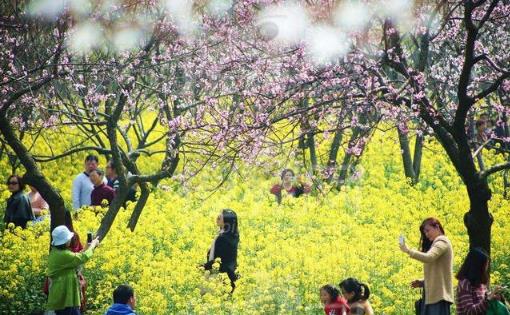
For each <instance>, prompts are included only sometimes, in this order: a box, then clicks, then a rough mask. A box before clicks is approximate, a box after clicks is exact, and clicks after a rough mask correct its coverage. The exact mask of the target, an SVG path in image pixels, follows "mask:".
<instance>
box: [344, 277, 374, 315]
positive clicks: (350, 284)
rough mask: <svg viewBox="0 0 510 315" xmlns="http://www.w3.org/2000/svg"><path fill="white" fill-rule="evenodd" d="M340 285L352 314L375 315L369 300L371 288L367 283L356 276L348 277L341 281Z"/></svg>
mask: <svg viewBox="0 0 510 315" xmlns="http://www.w3.org/2000/svg"><path fill="white" fill-rule="evenodd" d="M339 286H340V289H341V290H342V295H343V296H344V297H345V298H346V299H347V303H348V304H349V307H350V308H351V313H350V314H351V315H374V310H373V309H372V306H371V305H370V302H368V298H369V297H370V289H369V288H368V286H367V285H366V284H364V283H361V282H359V281H358V280H356V279H354V278H348V279H345V280H343V281H342V282H340V285H339Z"/></svg>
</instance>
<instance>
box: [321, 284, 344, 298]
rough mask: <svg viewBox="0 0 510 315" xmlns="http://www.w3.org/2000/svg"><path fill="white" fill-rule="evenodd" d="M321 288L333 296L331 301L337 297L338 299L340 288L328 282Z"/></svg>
mask: <svg viewBox="0 0 510 315" xmlns="http://www.w3.org/2000/svg"><path fill="white" fill-rule="evenodd" d="M321 290H324V291H326V292H328V294H329V295H330V296H331V301H336V299H338V296H339V295H340V290H338V289H337V288H335V287H334V286H332V285H331V284H326V285H325V286H323V287H322V288H321Z"/></svg>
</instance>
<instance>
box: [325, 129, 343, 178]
mask: <svg viewBox="0 0 510 315" xmlns="http://www.w3.org/2000/svg"><path fill="white" fill-rule="evenodd" d="M343 135H344V133H343V130H341V129H340V128H338V129H337V130H336V131H335V136H334V137H333V142H332V143H331V147H330V149H329V155H328V164H327V169H328V177H327V178H326V181H327V182H328V183H331V180H333V176H334V174H335V173H334V172H333V169H334V168H335V166H336V159H337V158H338V150H339V149H340V144H341V143H342V139H343Z"/></svg>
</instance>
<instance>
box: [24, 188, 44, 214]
mask: <svg viewBox="0 0 510 315" xmlns="http://www.w3.org/2000/svg"><path fill="white" fill-rule="evenodd" d="M29 187H30V192H29V193H28V199H29V200H30V205H31V206H32V211H33V212H34V215H35V216H36V217H40V216H41V215H42V211H43V210H48V208H49V206H48V203H47V202H46V201H45V200H44V199H43V197H42V196H41V194H40V193H39V192H38V191H37V189H35V187H33V186H29Z"/></svg>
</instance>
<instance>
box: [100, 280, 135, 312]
mask: <svg viewBox="0 0 510 315" xmlns="http://www.w3.org/2000/svg"><path fill="white" fill-rule="evenodd" d="M135 306H136V297H135V291H134V290H133V288H132V287H130V286H129V285H127V284H122V285H119V286H118V287H117V288H116V289H115V290H114V291H113V305H112V306H111V307H110V308H109V309H108V310H107V311H106V313H105V315H136V313H135V312H134V309H135Z"/></svg>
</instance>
